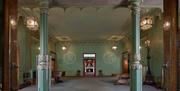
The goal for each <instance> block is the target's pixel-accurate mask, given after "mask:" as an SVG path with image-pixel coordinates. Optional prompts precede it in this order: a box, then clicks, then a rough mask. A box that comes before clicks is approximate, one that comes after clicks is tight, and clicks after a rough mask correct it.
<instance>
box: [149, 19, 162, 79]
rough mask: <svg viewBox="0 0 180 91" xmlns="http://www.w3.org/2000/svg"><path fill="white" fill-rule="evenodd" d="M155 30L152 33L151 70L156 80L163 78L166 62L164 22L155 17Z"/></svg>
mask: <svg viewBox="0 0 180 91" xmlns="http://www.w3.org/2000/svg"><path fill="white" fill-rule="evenodd" d="M153 26H154V28H153V29H152V31H151V32H150V40H151V52H150V53H151V68H152V74H153V75H154V76H155V80H158V78H159V77H160V76H161V68H162V64H163V61H164V56H163V55H164V54H163V53H164V51H163V50H164V49H163V21H162V19H161V20H160V19H159V18H158V17H155V24H154V25H153Z"/></svg>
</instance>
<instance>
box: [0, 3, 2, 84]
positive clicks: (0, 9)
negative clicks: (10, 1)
mask: <svg viewBox="0 0 180 91" xmlns="http://www.w3.org/2000/svg"><path fill="white" fill-rule="evenodd" d="M2 1H3V0H1V1H0V45H1V47H0V83H1V81H2V61H3V58H2V57H3V55H2V54H3V50H2V49H3V48H2V45H3V20H2V19H3V11H2V6H3V2H2Z"/></svg>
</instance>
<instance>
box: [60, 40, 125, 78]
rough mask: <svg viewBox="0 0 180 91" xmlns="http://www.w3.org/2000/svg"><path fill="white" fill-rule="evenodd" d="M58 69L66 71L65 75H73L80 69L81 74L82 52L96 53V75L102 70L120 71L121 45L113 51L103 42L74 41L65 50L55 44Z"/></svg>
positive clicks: (104, 71) (105, 71)
mask: <svg viewBox="0 0 180 91" xmlns="http://www.w3.org/2000/svg"><path fill="white" fill-rule="evenodd" d="M56 52H57V61H58V70H60V71H66V76H75V75H76V71H77V70H80V71H81V75H82V74H83V53H96V75H98V70H100V69H101V70H102V71H103V74H104V75H112V74H119V73H121V67H120V66H121V53H122V45H121V44H120V45H119V47H118V50H116V51H113V50H112V49H111V45H109V44H105V43H75V44H71V45H70V46H69V47H68V49H67V50H66V51H62V49H61V45H58V44H57V45H56Z"/></svg>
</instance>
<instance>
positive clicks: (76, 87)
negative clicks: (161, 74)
mask: <svg viewBox="0 0 180 91" xmlns="http://www.w3.org/2000/svg"><path fill="white" fill-rule="evenodd" d="M114 81H115V79H114V78H76V79H65V80H64V82H63V83H60V84H56V85H53V86H52V87H51V91H130V88H129V86H128V85H113V82H114ZM20 91H37V87H36V86H31V87H27V88H23V89H21V90H20ZM143 91H161V90H159V89H156V88H154V87H151V86H146V85H145V86H143Z"/></svg>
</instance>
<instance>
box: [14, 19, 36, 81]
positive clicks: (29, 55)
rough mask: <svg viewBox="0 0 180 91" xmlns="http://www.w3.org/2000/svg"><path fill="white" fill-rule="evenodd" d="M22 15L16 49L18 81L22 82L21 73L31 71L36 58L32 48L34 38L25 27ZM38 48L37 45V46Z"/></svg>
mask: <svg viewBox="0 0 180 91" xmlns="http://www.w3.org/2000/svg"><path fill="white" fill-rule="evenodd" d="M23 20H24V19H23V17H20V18H19V23H18V33H17V36H18V49H19V82H20V84H21V83H23V73H31V72H32V69H33V67H34V63H35V59H36V56H35V54H36V50H34V49H33V48H34V42H35V41H34V40H33V39H32V36H31V35H30V32H29V30H28V29H27V28H26V27H25V25H24V22H23ZM37 50H38V47H37Z"/></svg>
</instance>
